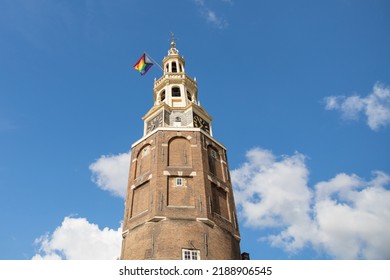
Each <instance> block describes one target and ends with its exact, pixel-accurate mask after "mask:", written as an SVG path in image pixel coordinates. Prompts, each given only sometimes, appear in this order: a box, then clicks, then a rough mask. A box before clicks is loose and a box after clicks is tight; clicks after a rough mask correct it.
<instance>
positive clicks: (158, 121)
mask: <svg viewBox="0 0 390 280" xmlns="http://www.w3.org/2000/svg"><path fill="white" fill-rule="evenodd" d="M162 120H163V114H162V112H161V113H160V114H158V115H157V116H156V117H154V118H153V119H151V120H150V121H148V123H147V127H146V132H147V133H148V132H150V131H153V130H155V129H156V128H157V127H159V126H162Z"/></svg>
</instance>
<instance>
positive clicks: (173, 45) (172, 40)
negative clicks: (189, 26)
mask: <svg viewBox="0 0 390 280" xmlns="http://www.w3.org/2000/svg"><path fill="white" fill-rule="evenodd" d="M175 46H176V42H175V33H173V32H171V47H172V48H174V47H175Z"/></svg>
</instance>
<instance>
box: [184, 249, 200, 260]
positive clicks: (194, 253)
mask: <svg viewBox="0 0 390 280" xmlns="http://www.w3.org/2000/svg"><path fill="white" fill-rule="evenodd" d="M181 256H182V259H183V260H187V261H197V260H200V251H199V250H194V249H182V250H181Z"/></svg>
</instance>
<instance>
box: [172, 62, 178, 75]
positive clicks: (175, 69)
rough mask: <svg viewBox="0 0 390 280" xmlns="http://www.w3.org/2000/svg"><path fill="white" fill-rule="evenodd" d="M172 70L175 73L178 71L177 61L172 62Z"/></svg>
mask: <svg viewBox="0 0 390 280" xmlns="http://www.w3.org/2000/svg"><path fill="white" fill-rule="evenodd" d="M172 72H173V73H176V72H177V66H176V62H172Z"/></svg>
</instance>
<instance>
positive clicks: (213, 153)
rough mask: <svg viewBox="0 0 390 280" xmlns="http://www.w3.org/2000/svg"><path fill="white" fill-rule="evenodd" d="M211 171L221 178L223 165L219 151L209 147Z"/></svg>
mask: <svg viewBox="0 0 390 280" xmlns="http://www.w3.org/2000/svg"><path fill="white" fill-rule="evenodd" d="M207 153H208V163H209V171H210V173H212V174H214V175H215V176H217V177H220V176H221V164H220V159H219V154H218V152H217V150H215V149H214V148H213V147H211V146H209V147H208V148H207Z"/></svg>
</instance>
